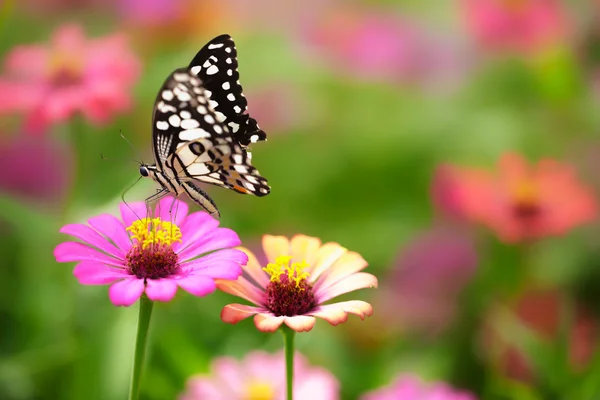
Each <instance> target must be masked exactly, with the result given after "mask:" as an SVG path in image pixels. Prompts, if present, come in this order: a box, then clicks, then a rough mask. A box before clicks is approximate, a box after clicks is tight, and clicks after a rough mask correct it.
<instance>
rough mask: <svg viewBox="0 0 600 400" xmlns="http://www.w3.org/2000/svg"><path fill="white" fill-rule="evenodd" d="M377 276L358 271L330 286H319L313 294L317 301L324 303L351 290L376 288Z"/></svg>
mask: <svg viewBox="0 0 600 400" xmlns="http://www.w3.org/2000/svg"><path fill="white" fill-rule="evenodd" d="M376 287H377V278H376V277H375V276H374V275H371V274H368V273H366V272H359V273H356V274H354V275H351V276H349V277H347V278H346V279H344V280H342V281H340V282H337V283H334V284H333V285H331V286H330V287H326V286H321V287H319V288H318V289H316V290H315V296H316V297H317V299H318V301H319V303H324V302H326V301H327V300H330V299H333V298H334V297H336V296H339V295H341V294H344V293H349V292H353V291H355V290H358V289H364V288H376Z"/></svg>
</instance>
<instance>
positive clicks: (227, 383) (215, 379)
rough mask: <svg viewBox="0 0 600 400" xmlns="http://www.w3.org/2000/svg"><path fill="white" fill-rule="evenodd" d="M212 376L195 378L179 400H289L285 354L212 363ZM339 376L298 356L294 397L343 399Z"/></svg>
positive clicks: (253, 354) (295, 368) (260, 354)
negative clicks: (341, 397)
mask: <svg viewBox="0 0 600 400" xmlns="http://www.w3.org/2000/svg"><path fill="white" fill-rule="evenodd" d="M211 369H212V371H211V373H210V374H208V375H197V376H193V377H191V378H190V379H189V380H188V382H187V385H186V386H187V387H186V390H185V392H184V393H183V394H182V395H180V396H179V400H204V399H210V400H246V399H270V400H285V398H286V395H285V390H286V381H285V358H284V355H283V352H279V353H276V354H269V353H265V352H262V351H255V352H252V353H250V354H248V355H247V356H246V358H244V359H243V360H242V361H237V360H235V359H232V358H229V357H222V358H219V359H217V360H215V361H213V363H212V368H211ZM338 393H339V384H338V382H337V380H336V379H335V377H334V376H333V375H332V374H331V373H330V372H329V371H327V370H325V369H323V368H320V367H311V366H310V365H309V364H308V362H307V360H306V359H305V358H304V357H303V356H302V355H301V354H299V353H296V354H295V355H294V398H295V399H299V400H302V399H312V400H337V399H339V394H338Z"/></svg>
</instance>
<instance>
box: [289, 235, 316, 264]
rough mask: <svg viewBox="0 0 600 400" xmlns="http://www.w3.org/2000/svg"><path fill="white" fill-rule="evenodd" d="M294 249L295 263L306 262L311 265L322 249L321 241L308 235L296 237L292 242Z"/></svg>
mask: <svg viewBox="0 0 600 400" xmlns="http://www.w3.org/2000/svg"><path fill="white" fill-rule="evenodd" d="M290 246H291V249H292V257H293V259H292V260H293V261H296V262H301V261H302V260H305V261H306V262H307V263H308V264H309V265H311V264H312V263H313V261H314V259H315V257H316V255H317V251H318V250H319V247H321V240H320V239H318V238H315V237H310V236H306V235H294V237H293V238H292V240H291V242H290Z"/></svg>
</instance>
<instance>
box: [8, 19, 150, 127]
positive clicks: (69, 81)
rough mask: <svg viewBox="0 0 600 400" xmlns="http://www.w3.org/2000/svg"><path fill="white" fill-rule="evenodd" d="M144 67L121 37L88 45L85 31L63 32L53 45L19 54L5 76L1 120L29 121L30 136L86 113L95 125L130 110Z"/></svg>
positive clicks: (20, 49) (10, 57)
mask: <svg viewBox="0 0 600 400" xmlns="http://www.w3.org/2000/svg"><path fill="white" fill-rule="evenodd" d="M139 73H140V63H139V61H138V59H137V58H136V57H135V56H134V55H133V53H132V52H131V50H130V48H129V47H128V45H127V42H126V39H125V37H124V36H122V35H120V34H114V35H111V36H106V37H104V38H100V39H91V40H88V39H86V38H85V36H84V32H83V29H82V28H81V27H79V26H77V25H67V26H63V27H61V28H60V29H58V30H57V31H56V32H55V33H54V35H53V36H52V39H51V42H50V44H49V45H29V46H19V47H16V48H14V49H13V50H12V51H11V52H10V53H9V54H8V55H7V56H6V60H5V63H4V74H3V75H2V76H0V114H6V113H14V112H19V113H23V114H25V115H26V130H27V131H29V132H32V133H40V132H41V131H42V130H43V129H44V128H46V127H47V126H48V125H51V124H53V123H57V122H61V121H65V120H67V119H69V118H71V117H72V116H73V115H74V114H75V113H76V112H81V113H82V114H83V115H84V116H85V117H86V118H87V119H88V120H89V121H91V122H92V123H94V124H101V123H106V122H108V121H110V119H111V118H112V117H113V116H114V115H115V114H116V113H118V112H123V111H126V110H128V109H129V108H130V106H131V93H130V92H131V88H132V86H133V84H134V83H135V81H136V79H137V77H138V75H139Z"/></svg>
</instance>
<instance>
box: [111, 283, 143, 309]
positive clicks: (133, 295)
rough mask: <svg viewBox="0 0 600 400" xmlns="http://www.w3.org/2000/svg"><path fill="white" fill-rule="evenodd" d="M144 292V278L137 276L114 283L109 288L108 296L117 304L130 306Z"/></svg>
mask: <svg viewBox="0 0 600 400" xmlns="http://www.w3.org/2000/svg"><path fill="white" fill-rule="evenodd" d="M142 293H144V280H143V279H138V278H136V277H133V278H130V279H125V280H122V281H120V282H116V283H113V284H112V285H111V287H110V288H109V289H108V297H109V298H110V301H111V302H112V303H113V304H114V305H115V306H126V307H129V306H130V305H132V304H133V303H135V302H136V301H137V300H138V299H139V298H140V296H141V295H142Z"/></svg>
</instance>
